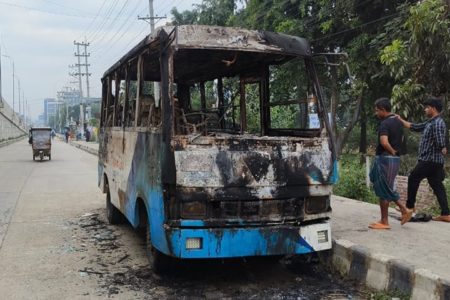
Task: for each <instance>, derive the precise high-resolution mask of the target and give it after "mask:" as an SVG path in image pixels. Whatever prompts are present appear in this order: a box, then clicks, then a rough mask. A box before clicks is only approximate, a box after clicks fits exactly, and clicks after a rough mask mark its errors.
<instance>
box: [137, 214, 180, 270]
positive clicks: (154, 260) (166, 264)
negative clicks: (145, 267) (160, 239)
mask: <svg viewBox="0 0 450 300" xmlns="http://www.w3.org/2000/svg"><path fill="white" fill-rule="evenodd" d="M144 215H145V217H144V219H145V220H144V226H145V231H144V232H145V236H144V238H145V253H146V254H147V259H148V262H149V264H150V267H151V268H152V270H153V272H155V274H158V275H164V274H167V273H169V272H170V271H171V269H172V268H173V266H174V258H172V257H170V256H168V255H165V254H164V253H162V252H161V251H159V250H158V249H156V248H155V247H153V245H152V240H151V237H150V225H149V222H148V216H147V213H145V214H144Z"/></svg>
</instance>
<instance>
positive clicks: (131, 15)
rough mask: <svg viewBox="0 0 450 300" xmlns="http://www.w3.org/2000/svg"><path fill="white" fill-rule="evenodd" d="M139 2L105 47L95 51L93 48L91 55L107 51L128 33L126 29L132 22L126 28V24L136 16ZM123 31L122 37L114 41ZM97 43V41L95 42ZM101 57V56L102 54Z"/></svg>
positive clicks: (99, 47)
mask: <svg viewBox="0 0 450 300" xmlns="http://www.w3.org/2000/svg"><path fill="white" fill-rule="evenodd" d="M140 4H141V3H140V2H139V1H138V2H136V5H135V7H134V8H133V9H132V11H131V13H130V14H129V15H128V17H127V18H126V19H125V21H124V22H123V23H122V24H121V25H120V26H119V29H118V30H117V31H116V32H115V33H114V35H112V36H111V37H110V38H109V40H108V41H107V42H106V43H105V45H103V46H98V47H97V48H96V49H95V48H94V50H93V51H92V52H93V53H96V52H100V51H101V50H103V49H105V48H107V49H111V46H112V45H114V44H116V43H117V42H118V41H119V40H120V39H121V37H122V36H123V35H124V34H125V33H126V32H127V31H128V29H130V27H131V26H132V25H133V22H131V23H130V24H129V25H128V26H127V27H126V28H125V26H126V25H127V23H129V22H130V21H133V20H134V17H133V16H134V15H135V14H136V11H137V10H138V9H139V6H140ZM121 31H123V33H122V35H121V36H120V37H119V38H118V39H115V40H114V38H115V37H116V36H117V35H118V34H119V32H121ZM113 40H114V42H113V43H112V44H111V46H109V47H108V44H109V43H111V42H112V41H113ZM96 43H97V41H96ZM102 55H103V54H102Z"/></svg>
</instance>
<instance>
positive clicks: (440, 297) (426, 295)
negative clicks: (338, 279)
mask: <svg viewBox="0 0 450 300" xmlns="http://www.w3.org/2000/svg"><path fill="white" fill-rule="evenodd" d="M321 258H322V260H324V263H326V264H327V265H329V266H331V267H332V269H333V270H334V271H336V272H338V273H339V274H341V275H342V276H344V277H347V278H349V279H351V280H354V281H357V282H359V283H362V284H365V285H366V286H367V287H369V288H371V289H373V290H377V291H388V292H400V293H402V294H405V295H410V296H411V300H422V299H427V300H447V299H450V281H449V280H447V279H444V278H441V277H439V276H438V275H436V274H434V273H433V272H431V271H430V270H426V269H420V268H415V267H414V266H413V265H412V264H410V263H408V262H406V261H404V260H401V259H396V258H394V257H392V256H388V255H384V254H380V253H374V252H373V251H370V250H369V249H368V248H366V247H363V246H360V245H356V244H354V243H352V242H351V241H347V240H343V239H338V240H333V248H332V250H331V251H330V252H326V254H323V255H321Z"/></svg>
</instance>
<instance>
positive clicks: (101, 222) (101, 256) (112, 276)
mask: <svg viewBox="0 0 450 300" xmlns="http://www.w3.org/2000/svg"><path fill="white" fill-rule="evenodd" d="M70 226H71V228H72V230H73V245H72V247H73V249H74V251H79V252H84V253H85V255H84V256H83V258H82V260H81V261H82V263H80V265H79V270H78V271H79V274H80V276H82V277H89V279H90V280H94V281H96V282H97V284H98V289H97V293H96V295H91V296H97V297H108V298H120V299H123V297H121V294H122V293H124V292H126V295H130V292H134V297H135V298H134V299H262V298H264V299H367V298H368V295H367V294H365V293H362V292H359V291H358V290H361V288H360V287H358V286H353V285H352V284H351V283H350V282H346V281H343V280H341V279H339V278H337V277H335V276H334V275H332V274H330V273H329V272H328V271H326V270H324V268H323V267H322V266H321V265H320V264H319V262H318V260H317V259H316V258H315V257H313V256H296V257H291V258H283V259H280V260H278V259H274V258H249V259H245V260H244V259H227V260H196V261H187V262H182V263H181V262H180V263H178V264H177V268H176V269H174V270H173V272H171V273H170V274H168V275H164V276H158V275H156V274H154V273H153V271H152V270H151V269H150V267H149V266H148V265H147V261H146V258H145V252H144V247H143V244H144V241H143V240H142V238H141V237H140V236H138V235H137V233H135V232H134V231H132V229H131V226H130V225H128V224H124V225H119V226H112V225H109V224H107V221H106V219H105V216H104V211H103V210H98V211H94V212H91V213H86V214H84V215H82V216H80V217H79V218H77V219H74V220H72V221H71V222H70ZM132 244H137V245H138V247H135V246H132ZM135 248H138V249H135ZM84 296H89V295H86V294H85V295H84Z"/></svg>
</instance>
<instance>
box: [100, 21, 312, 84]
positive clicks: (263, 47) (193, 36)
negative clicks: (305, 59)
mask: <svg viewBox="0 0 450 300" xmlns="http://www.w3.org/2000/svg"><path fill="white" fill-rule="evenodd" d="M162 31H164V32H166V33H167V34H170V33H172V32H174V33H175V37H174V41H173V42H172V44H171V46H172V47H175V48H176V49H180V48H181V49H183V48H184V49H211V50H214V49H215V50H234V51H246V52H269V53H275V54H286V55H296V56H297V55H298V56H311V55H312V54H311V47H310V44H309V42H308V41H307V40H306V39H304V38H301V37H297V36H293V35H287V34H283V33H275V32H270V31H262V30H258V31H257V30H248V29H242V28H237V27H222V26H207V25H182V26H163V27H158V28H157V29H156V30H155V32H154V33H153V34H150V35H148V36H146V37H145V38H144V39H143V40H142V41H141V42H139V43H138V44H137V45H136V46H135V47H134V48H133V49H131V50H130V51H129V52H128V53H127V54H125V55H124V56H123V57H122V58H121V59H120V60H119V61H117V62H116V63H115V64H114V65H113V66H111V68H109V69H108V70H107V71H106V72H105V74H104V77H105V76H106V75H107V74H109V73H111V72H112V71H114V70H115V69H116V68H117V67H119V66H120V65H121V64H123V63H124V62H126V61H129V60H130V59H132V58H134V57H135V56H136V55H137V54H139V53H140V52H141V51H142V50H143V49H145V48H146V47H147V46H148V45H150V44H152V43H155V42H156V43H158V42H159V37H160V34H161V32H162Z"/></svg>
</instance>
